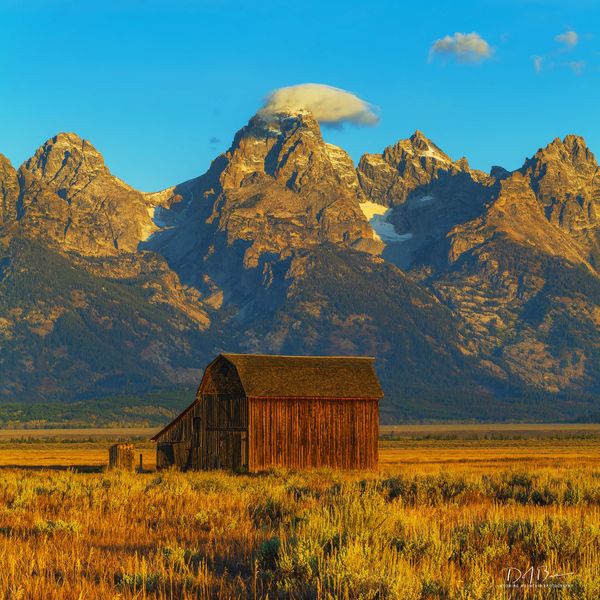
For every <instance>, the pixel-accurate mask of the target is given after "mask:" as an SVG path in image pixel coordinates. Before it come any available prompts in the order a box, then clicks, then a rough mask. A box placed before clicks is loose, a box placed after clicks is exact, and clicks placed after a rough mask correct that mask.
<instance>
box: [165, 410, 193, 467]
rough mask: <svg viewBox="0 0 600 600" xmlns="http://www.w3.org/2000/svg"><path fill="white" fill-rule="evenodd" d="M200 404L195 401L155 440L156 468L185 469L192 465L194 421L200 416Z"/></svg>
mask: <svg viewBox="0 0 600 600" xmlns="http://www.w3.org/2000/svg"><path fill="white" fill-rule="evenodd" d="M200 413H201V405H200V403H199V402H198V401H196V402H195V403H194V404H193V406H192V407H190V408H189V409H188V410H187V411H186V412H185V413H184V414H182V415H181V416H179V417H178V418H177V419H176V420H175V421H174V422H173V423H172V424H171V426H170V427H169V428H168V429H167V430H166V431H165V432H164V433H162V434H161V435H160V437H159V438H158V439H157V440H156V441H157V446H156V468H157V469H167V468H169V467H177V468H178V469H187V468H190V467H191V466H192V464H191V462H192V453H191V449H192V445H193V443H194V437H198V436H197V433H195V431H194V425H198V423H199V422H198V421H195V419H197V418H198V417H199V416H200Z"/></svg>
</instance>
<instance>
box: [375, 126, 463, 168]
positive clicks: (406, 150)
mask: <svg viewBox="0 0 600 600" xmlns="http://www.w3.org/2000/svg"><path fill="white" fill-rule="evenodd" d="M382 156H383V159H384V160H385V161H386V162H389V163H390V164H397V165H399V164H400V163H402V162H403V161H407V160H413V159H417V160H418V159H421V158H424V159H425V160H426V161H427V159H431V161H432V162H441V163H452V159H451V158H450V157H449V156H448V155H447V154H446V153H445V152H444V151H443V150H442V149H441V148H439V146H437V145H436V144H434V143H433V142H432V141H431V140H430V139H429V138H428V137H427V136H425V135H424V134H423V133H422V132H421V131H419V130H418V129H417V131H415V133H413V135H411V136H410V137H409V138H407V139H403V140H399V141H398V142H396V143H395V144H393V145H391V146H388V147H387V148H386V149H385V150H384V151H383V154H382Z"/></svg>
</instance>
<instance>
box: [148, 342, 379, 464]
mask: <svg viewBox="0 0 600 600" xmlns="http://www.w3.org/2000/svg"><path fill="white" fill-rule="evenodd" d="M373 363H374V359H373V358H367V357H349V356H343V357H337V356H271V355H255V354H220V355H219V356H217V358H215V360H213V361H212V362H211V363H210V364H209V365H208V367H206V370H205V371H204V376H203V377H202V382H201V383H200V387H199V388H198V392H197V394H196V399H195V400H194V402H193V403H192V404H191V405H190V406H188V408H186V409H185V410H184V411H183V412H182V413H181V414H180V415H179V416H178V417H177V418H176V419H175V420H174V421H173V422H171V423H170V424H169V425H167V426H166V427H165V428H164V429H162V430H161V431H160V432H159V433H157V434H156V435H155V436H154V437H153V438H152V439H153V440H154V441H156V442H157V450H156V464H157V468H159V469H163V468H167V467H170V466H176V467H178V468H181V469H215V468H225V469H247V470H249V471H253V472H255V471H261V470H264V469H267V468H269V467H274V466H281V467H292V468H304V467H333V468H338V469H373V468H375V467H376V466H377V458H378V450H377V441H378V437H379V410H378V408H379V407H378V404H379V399H380V398H382V397H383V391H382V390H381V386H380V385H379V381H378V379H377V375H376V374H375V369H374V366H373Z"/></svg>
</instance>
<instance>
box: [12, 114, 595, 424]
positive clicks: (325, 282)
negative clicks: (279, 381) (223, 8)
mask: <svg viewBox="0 0 600 600" xmlns="http://www.w3.org/2000/svg"><path fill="white" fill-rule="evenodd" d="M599 270H600V169H599V167H598V164H597V162H596V159H595V158H594V155H593V154H592V152H591V151H590V150H589V149H588V147H587V146H586V143H585V141H584V140H583V138H581V137H577V136H573V135H569V136H567V137H566V138H564V139H563V140H561V139H558V138H557V139H555V140H554V141H552V142H551V143H550V144H548V145H547V146H546V147H544V148H542V149H540V150H538V151H537V152H536V153H535V154H534V155H533V156H532V157H531V158H527V159H526V160H525V162H524V163H523V166H522V167H521V168H520V169H517V170H516V171H513V172H509V171H507V170H505V169H503V168H502V167H493V168H492V169H491V171H490V173H484V172H482V171H478V170H475V169H472V168H471V167H470V166H469V164H468V161H467V160H466V159H465V158H461V159H460V160H456V161H455V160H452V159H451V158H450V157H449V156H448V155H447V154H445V153H444V152H443V151H442V150H441V149H440V148H439V147H438V146H436V145H435V144H434V143H433V142H432V141H431V140H429V139H428V138H427V137H426V136H425V135H423V134H422V133H421V132H419V131H417V132H416V133H415V134H414V135H412V136H411V137H410V138H409V139H406V140H401V141H399V142H398V143H396V144H394V145H392V146H389V147H388V148H385V149H384V150H383V152H382V153H381V154H365V155H364V156H363V157H362V158H361V159H360V161H359V163H358V166H357V167H355V165H354V163H353V161H352V159H351V158H350V156H349V155H348V154H347V153H346V152H345V151H344V150H343V149H341V148H339V147H337V146H334V145H332V144H328V143H326V142H325V141H324V139H323V137H322V134H321V131H320V127H319V124H318V123H317V121H316V120H315V119H314V117H313V116H312V115H311V113H310V112H308V111H305V110H297V111H286V112H277V113H266V112H264V111H261V112H259V113H258V114H256V115H255V116H254V117H252V119H250V121H249V122H248V124H247V125H246V126H245V127H243V128H242V129H241V130H240V131H239V132H238V133H237V134H236V135H235V137H234V139H233V142H232V144H231V146H230V148H229V150H228V151H227V152H225V153H223V154H221V155H219V156H218V157H217V158H215V160H214V161H213V162H212V164H211V166H210V168H209V169H208V171H207V172H206V173H204V174H203V175H200V176H199V177H197V178H195V179H192V180H190V181H186V182H183V183H180V184H177V185H174V186H173V187H171V188H168V189H166V190H163V191H160V192H155V193H144V192H140V191H138V190H136V189H134V188H133V187H131V186H129V185H128V184H127V183H125V182H123V181H121V180H120V179H119V178H117V177H115V176H114V175H112V174H111V172H110V171H109V169H108V167H107V166H106V165H105V163H104V159H103V157H102V155H101V154H100V153H99V152H98V151H97V150H96V149H95V148H94V147H93V146H92V145H91V144H90V142H88V141H87V140H83V139H81V138H80V137H78V136H77V135H75V134H72V133H61V134H58V135H57V136H55V137H53V138H52V139H50V140H48V141H47V142H46V143H44V144H43V145H42V146H41V147H40V148H39V149H38V150H37V152H36V153H35V154H34V156H33V157H32V158H30V159H29V160H27V161H26V162H25V163H24V164H23V165H21V167H19V169H18V170H17V169H15V168H14V167H13V166H12V165H11V164H10V162H9V161H8V159H6V158H5V157H4V156H3V155H0V421H1V422H3V423H5V424H7V423H10V424H15V423H22V422H34V421H35V423H36V424H37V423H42V424H48V423H51V422H54V421H56V420H60V421H63V422H64V421H70V422H73V423H78V422H81V421H82V419H83V420H87V421H89V420H92V421H95V422H96V423H108V422H124V421H127V422H136V423H138V422H148V423H154V422H159V421H161V420H165V419H166V417H167V416H168V415H169V414H171V413H172V411H173V410H177V409H178V408H180V407H181V406H182V405H184V404H185V403H186V402H188V401H189V399H190V397H191V396H190V392H189V391H188V390H189V389H190V388H193V387H194V386H195V385H197V384H198V382H199V379H200V376H201V372H202V368H203V367H204V365H205V364H206V363H207V362H208V361H209V360H210V359H211V358H212V357H213V356H214V355H215V354H216V353H218V352H220V351H228V352H258V353H275V354H335V355H348V354H352V355H355V354H361V355H362V354H367V355H372V356H375V357H376V359H377V368H378V371H379V375H380V377H381V380H382V384H383V387H384V391H385V395H386V396H385V399H384V401H383V402H382V404H381V411H382V419H383V420H384V421H386V420H387V421H396V420H398V419H404V420H419V419H456V420H464V419H483V420H486V419H487V420H489V419H495V420H531V421H540V420H589V419H594V418H598V416H599V414H600V400H599V398H600V334H599V332H600V275H599ZM52 407H55V409H52ZM56 407H59V408H56Z"/></svg>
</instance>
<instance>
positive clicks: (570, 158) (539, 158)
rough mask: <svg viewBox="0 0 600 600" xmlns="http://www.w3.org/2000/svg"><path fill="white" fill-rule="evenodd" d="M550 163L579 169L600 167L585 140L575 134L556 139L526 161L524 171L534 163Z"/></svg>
mask: <svg viewBox="0 0 600 600" xmlns="http://www.w3.org/2000/svg"><path fill="white" fill-rule="evenodd" d="M550 162H564V163H570V164H572V165H574V166H578V167H581V166H584V165H587V166H588V168H589V167H591V168H595V167H597V166H598V163H597V162H596V158H595V156H594V154H593V153H592V151H591V150H590V149H589V148H588V145H587V143H586V141H585V139H584V138H583V137H581V136H579V135H574V134H569V135H567V136H565V137H564V138H563V139H562V140H561V139H560V138H559V137H557V138H554V140H552V141H551V142H550V143H549V144H548V145H547V146H545V147H544V148H540V149H539V150H538V151H537V152H536V153H535V155H534V156H533V157H532V158H531V159H528V160H526V161H525V164H524V166H523V169H524V170H525V169H527V168H528V167H529V166H530V165H531V164H532V163H550Z"/></svg>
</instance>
